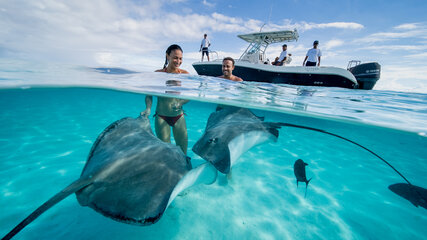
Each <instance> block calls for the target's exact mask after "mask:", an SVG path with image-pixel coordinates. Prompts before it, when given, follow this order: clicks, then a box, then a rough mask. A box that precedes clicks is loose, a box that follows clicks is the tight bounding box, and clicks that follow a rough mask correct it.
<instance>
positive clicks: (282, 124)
mask: <svg viewBox="0 0 427 240" xmlns="http://www.w3.org/2000/svg"><path fill="white" fill-rule="evenodd" d="M280 125H281V126H285V127H294V128H302V129H307V130H312V131H316V132H321V133H325V134H329V135H331V136H334V137H337V138H341V139H343V140H345V141H347V142H350V143H353V144H354V145H357V146H359V147H361V148H363V149H365V150H366V151H368V152H370V153H371V154H372V155H374V156H375V157H377V158H379V159H380V160H381V161H383V162H384V163H385V164H387V165H388V166H389V167H391V168H392V169H393V170H394V171H395V172H396V173H397V174H399V176H401V177H402V178H403V179H404V180H405V181H406V182H407V183H408V184H409V185H412V184H411V183H410V182H409V180H408V179H406V177H405V176H403V175H402V174H401V173H400V172H399V171H398V170H397V169H396V168H395V167H393V165H391V164H390V163H389V162H387V161H386V160H385V159H383V158H382V157H380V156H379V155H378V154H376V153H375V152H373V151H372V150H370V149H368V148H366V147H364V146H362V145H360V144H358V143H357V142H354V141H352V140H350V139H348V138H345V137H341V136H340V135H337V134H335V133H330V132H327V131H325V130H322V129H317V128H312V127H306V126H300V125H295V124H291V123H280Z"/></svg>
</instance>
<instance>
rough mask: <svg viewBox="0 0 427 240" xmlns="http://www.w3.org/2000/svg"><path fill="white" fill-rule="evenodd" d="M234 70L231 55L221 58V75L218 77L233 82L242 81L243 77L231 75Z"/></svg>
mask: <svg viewBox="0 0 427 240" xmlns="http://www.w3.org/2000/svg"><path fill="white" fill-rule="evenodd" d="M233 70H234V59H233V58H231V57H226V58H224V59H223V60H222V74H224V75H222V76H219V77H220V78H225V79H228V80H231V81H235V82H243V79H241V78H239V77H237V76H234V75H233Z"/></svg>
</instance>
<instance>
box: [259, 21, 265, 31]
mask: <svg viewBox="0 0 427 240" xmlns="http://www.w3.org/2000/svg"><path fill="white" fill-rule="evenodd" d="M264 26H265V23H264V24H263V25H262V26H261V28H260V29H259V32H261V31H262V28H263V27H264Z"/></svg>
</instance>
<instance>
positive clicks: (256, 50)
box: [237, 29, 299, 63]
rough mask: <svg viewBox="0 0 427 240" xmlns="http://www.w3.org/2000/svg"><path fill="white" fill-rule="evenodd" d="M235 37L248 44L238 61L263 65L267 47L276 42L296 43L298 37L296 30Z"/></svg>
mask: <svg viewBox="0 0 427 240" xmlns="http://www.w3.org/2000/svg"><path fill="white" fill-rule="evenodd" d="M237 36H238V37H239V38H241V39H243V40H245V41H246V42H249V46H248V48H247V49H246V50H245V52H244V53H243V54H242V56H240V58H239V61H248V62H251V63H265V58H266V57H265V50H266V49H267V47H268V45H270V44H272V43H278V42H291V41H297V40H298V37H299V35H298V32H297V30H296V29H294V30H293V31H291V30H287V31H275V32H257V33H250V34H242V35H237Z"/></svg>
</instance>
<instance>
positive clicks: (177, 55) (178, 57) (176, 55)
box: [166, 49, 182, 68]
mask: <svg viewBox="0 0 427 240" xmlns="http://www.w3.org/2000/svg"><path fill="white" fill-rule="evenodd" d="M166 57H167V58H168V62H169V65H171V67H172V68H179V66H181V64H182V52H181V50H179V49H175V50H173V51H172V52H171V54H170V55H167V54H166Z"/></svg>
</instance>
